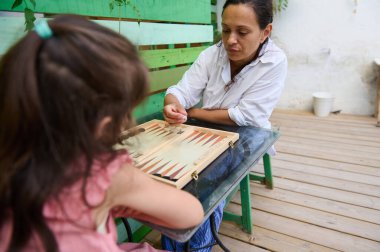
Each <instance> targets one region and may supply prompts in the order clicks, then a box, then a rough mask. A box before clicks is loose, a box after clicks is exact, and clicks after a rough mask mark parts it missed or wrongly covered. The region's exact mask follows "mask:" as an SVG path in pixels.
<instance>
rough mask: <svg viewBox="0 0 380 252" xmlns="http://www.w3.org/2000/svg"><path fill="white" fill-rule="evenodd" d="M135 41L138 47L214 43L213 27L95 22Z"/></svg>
mask: <svg viewBox="0 0 380 252" xmlns="http://www.w3.org/2000/svg"><path fill="white" fill-rule="evenodd" d="M95 22H98V23H100V24H102V25H104V26H106V27H109V28H110V29H113V30H115V31H119V27H120V33H121V34H123V35H124V36H126V37H127V38H129V39H130V40H131V41H133V42H134V43H135V44H136V45H162V44H182V43H197V42H212V41H213V37H212V34H213V27H212V25H187V24H165V23H146V22H141V23H140V24H139V23H137V22H128V21H124V22H121V23H120V26H119V22H117V21H110V20H95Z"/></svg>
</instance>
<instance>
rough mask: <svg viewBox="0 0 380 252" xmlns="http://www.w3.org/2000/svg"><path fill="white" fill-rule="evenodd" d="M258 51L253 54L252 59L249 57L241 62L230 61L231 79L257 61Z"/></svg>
mask: <svg viewBox="0 0 380 252" xmlns="http://www.w3.org/2000/svg"><path fill="white" fill-rule="evenodd" d="M257 52H258V50H257V51H256V52H255V53H253V54H252V56H251V57H249V58H248V59H247V60H241V61H232V60H230V68H231V79H233V78H234V77H235V76H236V75H237V74H238V73H240V71H241V70H242V69H243V68H244V67H245V66H246V65H248V64H249V63H251V62H252V61H254V60H255V59H257V56H258V55H257V54H258V53H257Z"/></svg>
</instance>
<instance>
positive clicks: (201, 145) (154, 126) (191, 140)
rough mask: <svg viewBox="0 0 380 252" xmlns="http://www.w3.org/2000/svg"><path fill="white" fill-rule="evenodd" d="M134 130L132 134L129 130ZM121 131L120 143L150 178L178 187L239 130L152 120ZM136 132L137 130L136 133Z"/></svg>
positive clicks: (229, 144)
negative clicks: (222, 129) (229, 130)
mask: <svg viewBox="0 0 380 252" xmlns="http://www.w3.org/2000/svg"><path fill="white" fill-rule="evenodd" d="M133 131H134V132H135V135H134V136H129V135H131V132H133ZM133 131H131V130H130V131H126V132H123V134H122V136H125V137H122V138H124V140H122V144H120V145H117V146H115V148H118V149H120V148H126V149H127V150H128V151H129V153H130V154H131V156H132V158H133V160H134V162H135V165H136V167H138V168H140V169H141V170H142V171H143V172H145V173H147V174H149V175H150V176H151V177H153V178H154V179H157V180H159V181H162V182H165V183H167V184H169V185H172V186H175V187H177V188H182V187H183V186H185V185H186V184H187V183H188V182H190V181H191V179H197V178H198V174H199V173H200V172H201V171H202V170H203V169H204V168H205V167H206V166H207V165H208V164H210V163H211V162H212V161H213V160H214V159H215V158H217V157H218V156H219V155H220V154H221V153H222V152H223V151H225V150H226V149H227V148H228V147H229V146H232V145H233V143H234V142H236V141H237V140H238V139H239V134H238V133H234V132H227V131H221V130H215V129H208V128H202V127H196V126H190V125H184V124H180V125H175V126H173V125H169V124H168V123H167V122H165V121H161V120H152V121H149V122H146V123H144V124H141V125H138V126H137V127H135V128H134V129H133ZM136 132H137V133H136Z"/></svg>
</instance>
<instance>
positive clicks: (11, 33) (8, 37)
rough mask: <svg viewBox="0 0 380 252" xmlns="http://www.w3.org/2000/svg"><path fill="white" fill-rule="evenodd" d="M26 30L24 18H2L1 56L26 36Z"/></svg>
mask: <svg viewBox="0 0 380 252" xmlns="http://www.w3.org/2000/svg"><path fill="white" fill-rule="evenodd" d="M0 1H1V0H0ZM24 29H25V28H24V19H23V18H19V17H0V55H2V54H4V53H5V52H6V51H7V50H8V49H9V48H10V47H11V46H12V45H13V44H14V43H15V42H16V41H17V40H19V39H20V38H21V37H22V36H23V35H24V34H25V33H24Z"/></svg>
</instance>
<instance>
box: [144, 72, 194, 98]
mask: <svg viewBox="0 0 380 252" xmlns="http://www.w3.org/2000/svg"><path fill="white" fill-rule="evenodd" d="M189 67H190V66H183V67H176V68H170V69H164V70H160V71H153V72H149V77H150V80H151V87H150V92H156V91H159V90H165V89H167V88H168V87H170V86H171V85H174V84H177V82H178V81H179V80H180V79H181V78H182V75H183V74H184V73H185V72H186V71H187V69H189Z"/></svg>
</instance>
